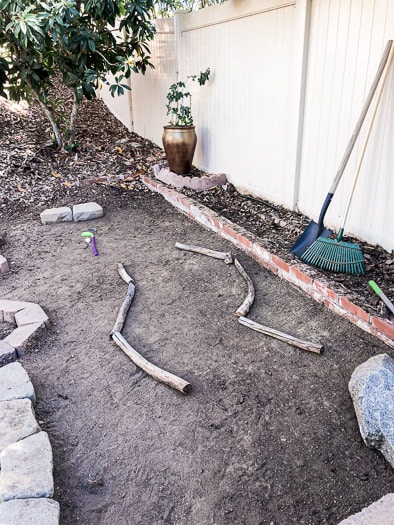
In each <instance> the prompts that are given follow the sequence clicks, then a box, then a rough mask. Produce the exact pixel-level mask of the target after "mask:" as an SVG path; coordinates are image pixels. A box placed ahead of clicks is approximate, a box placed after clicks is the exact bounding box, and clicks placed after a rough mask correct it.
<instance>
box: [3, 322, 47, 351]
mask: <svg viewBox="0 0 394 525" xmlns="http://www.w3.org/2000/svg"><path fill="white" fill-rule="evenodd" d="M43 330H45V323H44V322H40V323H31V324H26V325H24V326H19V327H18V328H15V330H14V331H13V332H11V333H10V335H7V337H6V338H5V339H4V341H5V342H6V343H8V344H9V345H11V346H13V347H14V348H15V349H16V350H17V351H18V350H26V349H27V348H29V346H30V345H31V344H32V342H33V341H34V340H35V338H36V337H37V336H38V335H39V334H41V333H42V331H43Z"/></svg>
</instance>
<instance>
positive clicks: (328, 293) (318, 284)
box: [313, 279, 339, 303]
mask: <svg viewBox="0 0 394 525" xmlns="http://www.w3.org/2000/svg"><path fill="white" fill-rule="evenodd" d="M313 286H314V287H315V288H316V290H317V291H318V292H320V293H321V294H322V295H323V296H324V297H327V299H330V301H332V302H334V303H338V302H339V296H338V294H337V293H336V292H334V291H333V290H331V289H330V288H328V286H327V285H326V284H324V283H323V282H322V281H319V280H318V279H315V280H314V281H313Z"/></svg>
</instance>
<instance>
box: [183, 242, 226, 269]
mask: <svg viewBox="0 0 394 525" xmlns="http://www.w3.org/2000/svg"><path fill="white" fill-rule="evenodd" d="M175 248H178V250H185V251H187V252H194V253H201V254H202V255H208V257H213V258H214V259H221V260H222V261H224V262H225V263H226V264H232V263H233V262H234V261H233V256H232V255H231V253H230V252H228V253H224V252H217V251H215V250H209V249H208V248H203V247H201V246H193V245H191V244H182V243H180V242H176V243H175Z"/></svg>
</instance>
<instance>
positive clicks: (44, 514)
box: [0, 498, 60, 525]
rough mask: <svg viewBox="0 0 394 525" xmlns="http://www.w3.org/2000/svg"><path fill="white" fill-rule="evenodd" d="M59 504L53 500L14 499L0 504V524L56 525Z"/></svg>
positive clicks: (58, 516) (58, 517)
mask: <svg viewBox="0 0 394 525" xmlns="http://www.w3.org/2000/svg"><path fill="white" fill-rule="evenodd" d="M59 519H60V506H59V503H58V502H57V501H55V500H53V499H47V498H32V499H14V500H10V501H5V502H4V503H1V504H0V524H1V525H3V524H6V525H43V524H45V525H58V524H59Z"/></svg>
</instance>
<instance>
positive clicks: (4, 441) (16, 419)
mask: <svg viewBox="0 0 394 525" xmlns="http://www.w3.org/2000/svg"><path fill="white" fill-rule="evenodd" d="M39 431H40V427H39V426H38V423H37V421H36V418H35V414H34V409H33V405H32V402H31V401H30V399H13V400H11V401H2V402H1V403H0V451H3V450H5V449H6V448H7V447H8V446H10V445H12V444H14V443H16V442H18V441H20V440H23V439H25V438H27V437H28V436H31V435H32V434H36V433H37V432H39ZM0 469H2V465H0ZM0 473H1V470H0Z"/></svg>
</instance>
